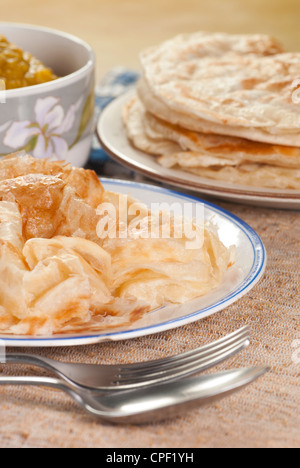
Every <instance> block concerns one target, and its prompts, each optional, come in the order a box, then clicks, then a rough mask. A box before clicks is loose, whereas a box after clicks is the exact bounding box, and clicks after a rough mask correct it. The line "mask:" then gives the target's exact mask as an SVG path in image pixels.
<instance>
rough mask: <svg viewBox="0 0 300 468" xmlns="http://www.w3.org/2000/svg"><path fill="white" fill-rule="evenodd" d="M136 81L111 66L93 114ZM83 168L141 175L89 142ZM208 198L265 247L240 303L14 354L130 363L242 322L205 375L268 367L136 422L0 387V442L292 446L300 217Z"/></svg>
mask: <svg viewBox="0 0 300 468" xmlns="http://www.w3.org/2000/svg"><path fill="white" fill-rule="evenodd" d="M125 76H126V77H127V78H126V79H125V78H124V77H125ZM136 78H137V75H136V74H135V73H134V72H128V71H124V70H120V69H119V70H114V71H113V72H112V73H111V74H110V75H109V76H108V77H106V78H105V80H104V82H103V83H102V84H101V86H100V87H99V88H98V90H97V109H98V112H100V111H101V108H103V106H104V105H105V102H106V103H108V102H110V100H111V99H112V98H113V97H115V96H116V95H118V94H119V93H120V92H122V91H123V90H124V89H126V88H127V86H131V85H132V84H134V81H135V80H136ZM126 80H127V81H126ZM112 81H113V83H114V88H112V86H111V84H112ZM104 85H105V86H104ZM112 89H114V93H115V94H114V93H112ZM110 93H111V94H110ZM89 167H93V168H94V169H96V170H97V172H98V173H99V174H100V175H105V176H109V175H110V176H115V177H117V178H120V177H123V178H129V179H130V178H132V179H133V178H135V179H136V178H138V179H139V180H140V177H139V176H136V175H134V174H133V173H130V172H129V171H127V170H126V169H124V168H123V167H121V166H119V165H117V164H116V163H114V162H112V161H111V160H110V159H109V158H108V157H107V156H106V155H105V154H104V152H103V151H102V150H101V148H99V146H98V145H97V142H96V141H95V142H94V146H93V150H92V153H91V159H90V162H89ZM215 203H216V204H218V205H219V206H222V207H223V208H226V209H227V210H229V211H231V212H232V213H234V214H235V215H237V216H239V217H240V218H242V219H243V220H244V221H246V222H247V223H248V224H250V225H251V226H252V227H253V228H254V229H255V230H256V231H257V233H258V234H259V235H260V236H261V238H262V240H263V242H264V244H265V247H266V249H267V253H268V266H267V270H266V273H265V275H264V278H263V279H262V280H261V281H260V283H259V284H258V285H256V286H255V288H254V289H253V290H252V291H251V292H250V293H248V294H247V295H246V296H245V297H244V298H243V299H241V300H239V301H238V302H237V303H236V304H234V305H232V306H230V307H229V308H228V309H226V310H224V311H222V312H219V313H217V314H215V315H213V316H211V317H209V318H207V319H204V320H201V321H198V322H196V323H193V324H189V325H186V326H183V327H180V328H177V329H175V330H171V331H167V332H164V333H160V334H155V335H151V336H148V337H142V338H138V339H133V340H129V341H123V342H116V343H103V344H98V345H87V346H80V347H66V348H45V349H34V350H33V349H24V350H23V349H22V351H24V352H35V353H37V354H41V355H46V356H49V357H52V358H55V359H61V360H66V361H73V362H89V363H98V364H100V363H107V364H113V363H120V362H138V361H144V360H149V359H158V358H161V357H165V356H171V355H173V354H175V353H179V352H182V351H186V350H190V349H192V348H195V347H197V346H200V345H202V344H205V343H209V342H211V341H213V340H216V339H218V338H220V337H222V336H224V335H226V334H227V333H230V332H232V331H234V330H236V329H237V328H238V327H241V326H244V325H249V326H250V329H251V344H250V346H249V348H247V349H246V350H244V351H243V352H241V353H240V354H238V355H237V356H235V357H234V358H232V359H230V360H229V361H226V362H225V363H223V364H220V365H218V366H217V367H216V368H214V369H213V372H216V371H222V370H227V369H232V368H237V367H245V366H251V365H260V364H265V363H266V364H268V365H269V366H270V368H271V370H270V372H269V373H268V374H266V375H265V376H263V377H262V378H261V379H259V380H258V381H257V382H255V383H253V384H252V385H251V386H249V387H247V388H245V389H243V390H242V391H240V392H238V393H236V394H234V395H233V396H230V397H227V398H225V399H223V400H221V401H219V402H217V403H214V404H212V405H210V406H207V407H202V408H199V409H197V410H194V411H190V412H187V413H186V414H185V415H184V416H181V417H179V418H176V419H172V420H168V421H165V422H163V423H155V424H154V423H153V424H148V425H144V426H142V427H141V426H135V425H121V426H116V425H110V424H108V423H103V422H101V421H98V420H95V419H94V418H92V417H90V416H89V415H87V414H86V413H84V411H83V410H81V409H80V408H79V407H78V406H77V405H76V404H75V403H74V402H73V401H72V400H71V398H69V397H68V396H66V395H65V394H63V393H62V392H58V391H54V390H50V389H49V390H48V389H43V388H35V387H32V388H31V387H11V386H10V387H0V415H1V424H0V447H2V448H4V447H91V448H92V447H103V448H141V447H147V448H191V447H196V448H198V447H270V448H273V447H295V448H296V447H299V445H300V431H299V427H300V413H299V407H300V389H299V377H300V321H299V315H300V284H299V261H300V214H299V212H293V211H280V210H272V209H264V208H257V207H251V206H243V205H238V204H231V203H224V202H220V201H215ZM11 351H17V349H11ZM1 371H2V373H3V375H33V374H34V375H49V374H47V373H46V372H45V371H37V370H36V369H34V368H29V367H27V368H25V367H22V366H19V365H14V366H11V365H10V366H8V365H7V366H6V365H5V366H3V365H2V366H1Z"/></svg>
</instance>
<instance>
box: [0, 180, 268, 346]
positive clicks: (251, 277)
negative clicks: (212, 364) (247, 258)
mask: <svg viewBox="0 0 300 468" xmlns="http://www.w3.org/2000/svg"><path fill="white" fill-rule="evenodd" d="M100 180H101V182H102V183H103V184H104V185H105V183H107V184H110V185H119V186H120V185H123V186H127V187H131V188H132V187H136V188H140V189H146V190H148V191H152V192H156V193H162V194H166V195H171V196H176V197H177V198H181V199H182V200H193V201H196V202H199V203H203V204H204V205H205V206H207V207H209V208H210V209H211V210H212V211H213V212H215V213H217V214H219V215H221V216H223V217H224V218H226V219H227V220H229V221H231V222H232V223H233V224H235V225H236V226H237V227H238V228H239V229H241V230H242V231H243V233H244V234H245V235H246V237H247V238H248V239H249V241H250V243H251V246H252V248H253V252H254V260H253V265H252V267H251V270H250V272H249V274H248V276H247V278H245V279H244V281H243V282H242V283H241V284H240V285H239V287H238V288H237V289H236V290H235V291H232V292H231V293H229V294H228V295H227V296H226V297H225V298H223V299H222V300H220V301H218V302H216V303H214V304H212V305H210V306H208V307H205V308H204V309H201V310H199V311H196V312H193V313H191V314H189V315H184V316H183V317H177V318H176V319H174V320H168V321H166V322H161V323H157V324H155V325H151V326H147V327H141V328H131V329H128V330H121V331H119V332H118V331H111V332H108V333H94V334H91V335H80V334H78V335H75V334H74V335H70V336H68V335H60V336H57V337H55V335H53V336H47V337H30V336H26V337H25V336H24V337H23V336H18V337H14V338H10V337H7V336H5V335H1V334H0V340H2V341H5V343H6V344H7V345H8V346H14V344H15V345H16V343H17V344H18V346H21V343H24V346H30V344H29V343H32V345H33V344H34V343H46V342H48V343H49V342H51V343H55V345H57V346H60V344H61V346H65V345H67V343H68V342H71V341H73V342H74V343H73V344H72V346H74V345H85V344H87V343H81V341H86V340H94V341H93V343H97V338H98V339H100V338H101V341H99V343H101V342H105V341H106V342H107V341H111V339H110V338H111V337H113V341H120V340H123V339H130V338H137V337H140V336H146V335H150V334H153V333H160V332H162V331H167V330H170V329H173V328H177V327H179V326H181V324H182V325H183V323H181V322H184V324H187V323H191V322H194V321H196V320H200V319H201V316H203V315H204V314H205V315H207V314H208V312H209V311H210V310H213V309H214V310H215V313H216V312H219V311H221V310H223V305H224V304H226V306H229V305H231V304H233V303H234V302H236V301H237V300H238V299H239V297H240V296H241V295H243V294H244V293H245V294H246V293H247V292H248V290H250V289H252V287H254V286H255V284H256V283H257V282H258V281H259V279H260V278H261V277H262V275H263V274H264V271H265V268H266V260H267V254H266V249H265V247H264V244H263V242H262V240H261V238H260V237H259V235H258V234H257V233H256V231H255V230H254V229H253V228H252V227H251V226H249V225H248V224H247V223H246V222H245V221H243V220H242V219H240V218H239V217H238V216H235V215H234V214H232V213H230V212H229V211H227V210H225V209H224V208H221V207H219V206H217V205H214V204H213V203H210V202H208V201H206V200H202V199H201V198H198V197H195V196H193V195H185V194H183V193H180V192H176V191H175V190H170V189H166V188H164V187H159V186H155V185H151V184H146V183H140V182H134V181H127V180H118V179H108V178H100ZM160 328H163V330H160ZM137 332H138V333H139V335H137ZM130 335H134V336H132V337H130ZM106 338H107V340H105V339H106ZM45 346H51V345H46V344H45Z"/></svg>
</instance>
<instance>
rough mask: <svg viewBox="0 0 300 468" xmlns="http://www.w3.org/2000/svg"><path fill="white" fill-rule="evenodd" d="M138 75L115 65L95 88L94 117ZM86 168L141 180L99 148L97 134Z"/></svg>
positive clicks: (132, 82)
mask: <svg viewBox="0 0 300 468" xmlns="http://www.w3.org/2000/svg"><path fill="white" fill-rule="evenodd" d="M139 77H140V75H139V73H137V72H136V71H134V70H128V69H125V68H122V67H117V68H114V69H113V70H111V71H110V72H109V73H108V74H107V75H106V76H105V77H104V78H103V79H102V80H101V82H100V84H99V85H98V86H97V88H96V110H95V113H96V115H95V117H96V121H97V120H98V118H99V116H100V114H101V112H102V111H103V109H104V108H105V107H106V106H107V105H108V104H109V103H110V102H111V101H113V100H114V99H115V98H117V97H118V96H120V95H121V94H123V93H125V92H126V91H128V90H129V89H130V88H132V87H134V86H135V84H136V82H137V80H138V79H139ZM86 168H88V169H93V170H94V171H96V172H97V173H98V174H99V175H101V176H102V177H114V178H116V179H134V180H141V179H142V178H141V176H138V175H137V174H136V173H134V172H132V171H130V170H129V169H127V168H126V167H124V166H122V165H121V164H119V163H117V162H115V161H113V159H111V158H110V156H108V155H107V153H105V151H104V150H103V149H102V148H101V146H100V143H99V141H98V138H97V136H96V135H95V136H94V138H93V144H92V150H91V154H90V158H89V161H88V163H87V166H86Z"/></svg>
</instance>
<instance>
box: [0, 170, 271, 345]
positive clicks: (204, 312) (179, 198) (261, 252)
mask: <svg viewBox="0 0 300 468" xmlns="http://www.w3.org/2000/svg"><path fill="white" fill-rule="evenodd" d="M102 183H103V185H104V187H105V189H106V190H111V191H114V192H119V193H124V194H129V195H131V196H132V197H134V198H136V199H139V200H140V201H142V202H144V203H146V204H147V205H149V206H150V204H152V203H168V204H169V205H173V207H174V208H173V211H174V212H175V214H176V207H177V210H180V211H182V213H185V211H184V210H185V209H186V207H187V204H188V206H189V209H191V210H193V212H194V213H196V210H197V208H198V211H197V212H198V213H200V214H201V217H203V216H204V219H205V220H207V221H208V220H210V221H212V222H213V224H214V226H215V228H216V229H217V231H218V235H219V237H220V239H221V241H222V242H223V243H224V244H225V245H226V246H230V245H233V244H234V245H236V249H237V262H236V265H235V266H234V267H232V268H231V269H230V270H228V272H227V273H226V275H225V278H224V281H223V282H222V284H221V285H220V286H219V287H218V288H217V289H215V290H214V291H213V292H212V293H210V294H208V295H206V296H204V297H202V298H199V299H196V300H193V301H190V302H188V303H186V304H184V305H172V306H166V307H163V308H161V309H159V310H157V311H153V312H150V313H148V314H146V315H145V316H144V318H142V319H141V320H139V321H138V322H135V323H134V324H133V325H132V326H131V327H130V328H127V329H114V330H112V331H105V332H101V333H100V332H98V333H91V334H89V333H85V334H73V335H54V336H50V337H28V336H27V337H24V336H8V335H6V336H5V335H0V340H4V344H5V345H6V346H30V347H42V346H74V345H86V344H91V343H100V342H104V341H110V340H112V341H118V340H125V339H129V338H137V337H140V336H144V335H150V334H152V333H158V332H163V331H165V330H169V329H172V328H177V327H180V326H182V325H185V324H188V323H191V322H195V321H197V320H199V319H202V318H204V317H208V316H209V315H212V314H215V313H216V312H219V311H221V310H223V309H225V308H226V307H228V306H229V305H230V304H233V303H234V302H236V301H237V300H238V299H240V298H241V297H242V296H244V295H245V294H247V293H248V292H249V291H250V289H252V288H253V287H254V286H255V284H256V283H257V282H258V281H259V280H260V278H261V277H262V275H263V273H264V270H265V266H266V252H265V248H264V246H263V243H262V241H261V240H260V238H259V236H258V235H257V234H256V232H255V231H254V230H253V229H252V228H251V227H250V226H248V225H247V224H245V223H244V222H243V221H241V220H240V219H239V218H237V217H235V216H234V215H232V214H230V213H229V212H227V211H224V210H223V209H221V208H218V207H217V206H214V205H212V204H210V203H208V202H206V201H201V200H199V199H196V198H192V197H188V196H186V195H182V194H179V193H176V192H172V191H169V190H166V189H163V188H160V187H155V186H152V185H145V184H139V183H135V182H130V181H128V182H127V181H118V180H109V179H102ZM175 204H176V205H175ZM177 214H179V211H178V212H177ZM0 344H1V341H0ZM2 344H3V342H2Z"/></svg>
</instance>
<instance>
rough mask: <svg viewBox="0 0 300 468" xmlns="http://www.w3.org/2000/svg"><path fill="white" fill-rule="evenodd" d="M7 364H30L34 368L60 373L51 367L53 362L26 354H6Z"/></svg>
mask: <svg viewBox="0 0 300 468" xmlns="http://www.w3.org/2000/svg"><path fill="white" fill-rule="evenodd" d="M5 363H7V364H29V365H32V366H37V367H42V368H44V369H47V370H50V371H52V372H55V373H56V374H57V373H58V370H57V369H55V368H54V367H53V366H52V365H51V361H50V360H48V359H47V358H45V357H40V356H34V355H33V354H24V353H6V355H5Z"/></svg>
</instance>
